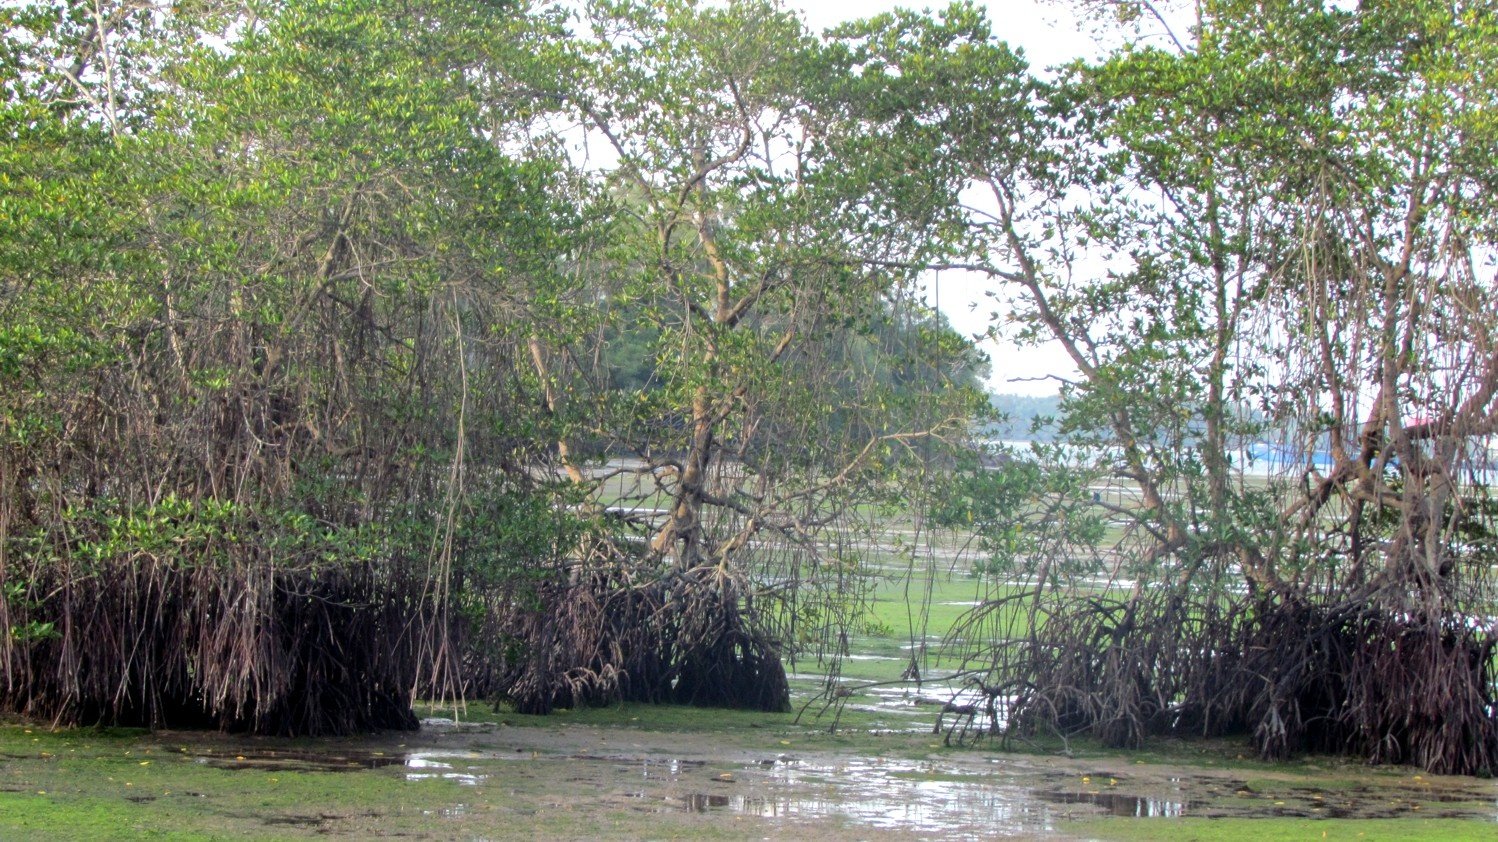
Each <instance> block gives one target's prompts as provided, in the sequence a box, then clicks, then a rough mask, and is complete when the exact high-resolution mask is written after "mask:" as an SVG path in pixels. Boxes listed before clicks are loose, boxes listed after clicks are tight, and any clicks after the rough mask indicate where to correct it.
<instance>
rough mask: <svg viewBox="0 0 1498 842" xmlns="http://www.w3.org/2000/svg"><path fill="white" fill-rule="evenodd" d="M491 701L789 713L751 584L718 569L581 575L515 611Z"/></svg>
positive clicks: (539, 708)
mask: <svg viewBox="0 0 1498 842" xmlns="http://www.w3.org/2000/svg"><path fill="white" fill-rule="evenodd" d="M504 636H505V637H507V638H508V639H509V640H511V641H512V645H511V646H509V647H508V649H507V650H506V649H501V650H500V651H502V652H506V655H505V657H504V660H503V662H502V663H501V664H499V665H498V667H499V669H498V673H497V676H496V677H497V681H496V682H495V684H494V685H493V687H492V688H489V689H490V693H491V695H494V696H497V697H503V698H505V699H507V700H508V701H510V702H511V703H512V704H514V705H515V707H516V709H517V710H519V711H521V712H523V713H547V712H550V711H551V710H553V709H555V708H568V707H580V706H584V705H601V704H611V703H616V702H620V701H640V702H655V703H661V702H665V703H676V704H690V705H702V706H720V707H733V708H747V709H753V710H767V711H780V710H788V709H789V708H790V691H789V688H788V685H787V683H786V675H785V669H784V668H783V667H782V666H781V663H780V655H779V647H778V645H777V643H776V641H775V640H774V639H773V638H772V637H771V636H770V635H769V634H768V633H767V632H766V631H764V630H763V629H762V628H761V626H760V625H759V623H758V621H757V615H756V613H755V609H754V606H753V602H752V597H751V595H750V593H749V591H748V589H747V588H746V586H745V582H744V581H743V580H742V579H741V578H740V577H739V576H738V575H736V574H734V573H731V572H729V571H727V570H725V569H723V568H720V567H698V568H693V569H690V570H670V571H667V572H665V573H656V572H654V571H631V570H629V569H627V567H625V566H621V565H619V564H613V565H610V566H608V567H600V568H599V569H590V570H585V569H582V568H580V567H578V568H574V569H573V570H572V571H571V573H570V574H568V575H567V576H566V578H565V580H562V581H551V582H546V583H543V584H542V585H540V586H539V587H538V588H537V592H536V593H535V594H534V598H533V600H532V601H531V605H530V608H529V610H522V611H515V612H513V613H512V616H511V619H509V621H508V623H507V628H506V629H505V630H504Z"/></svg>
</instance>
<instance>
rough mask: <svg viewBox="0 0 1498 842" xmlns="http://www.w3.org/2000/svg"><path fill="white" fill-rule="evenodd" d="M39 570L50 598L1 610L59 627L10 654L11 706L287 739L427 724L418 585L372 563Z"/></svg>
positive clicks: (46, 715)
mask: <svg viewBox="0 0 1498 842" xmlns="http://www.w3.org/2000/svg"><path fill="white" fill-rule="evenodd" d="M40 576H41V579H39V580H38V581H36V582H34V584H35V585H36V586H37V587H36V590H37V592H39V593H44V594H46V597H45V598H44V599H42V600H40V601H38V602H35V603H33V604H31V605H29V606H24V607H21V608H17V606H16V605H14V604H12V605H11V606H10V608H9V609H8V610H7V611H6V613H7V614H8V619H9V621H10V623H11V625H12V626H15V627H28V626H30V624H32V623H47V624H50V626H48V627H47V628H48V629H49V631H48V633H47V634H45V635H41V636H38V637H37V638H36V639H33V640H29V641H16V640H12V641H10V643H9V645H8V646H7V647H6V648H5V652H4V653H3V655H4V657H3V660H0V665H3V666H4V667H5V670H4V675H3V682H0V707H3V708H5V709H8V710H13V711H16V712H19V713H21V714H23V715H26V716H30V717H35V718H38V719H42V720H45V721H50V722H52V723H54V724H58V725H86V724H96V723H99V724H109V725H129V726H146V727H164V726H170V727H178V728H180V727H212V728H219V729H223V730H230V731H251V732H255V733H262V734H282V735H291V734H305V735H322V734H348V733H355V732H364V731H373V730H382V729H414V728H416V726H417V723H416V718H415V716H414V714H413V713H412V711H411V689H412V686H413V684H414V682H415V665H416V663H417V658H416V654H415V646H416V641H415V639H414V637H415V636H414V635H413V634H411V633H410V630H411V629H412V628H413V626H414V625H416V624H413V623H412V618H411V616H410V612H411V611H412V610H413V608H414V607H415V606H417V605H418V604H419V597H420V591H419V588H420V582H414V583H413V582H409V581H406V580H403V579H402V578H401V577H393V576H391V575H390V574H389V572H388V571H384V572H382V571H377V570H376V569H375V567H374V565H372V564H369V565H340V566H337V567H334V568H330V569H325V570H318V571H317V572H315V573H314V572H312V571H310V570H274V569H269V568H267V567H244V566H202V567H181V566H175V565H170V564H166V563H154V562H151V561H149V560H145V559H138V558H137V559H131V560H129V561H120V562H113V563H108V564H105V565H102V566H100V567H99V568H98V569H97V570H95V571H93V572H92V573H91V575H87V576H70V575H66V572H65V570H64V569H63V568H61V567H60V566H59V567H51V568H47V569H45V570H43V571H42V572H41V573H40ZM30 627H33V628H34V626H30Z"/></svg>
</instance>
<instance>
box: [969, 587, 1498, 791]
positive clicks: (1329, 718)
mask: <svg viewBox="0 0 1498 842" xmlns="http://www.w3.org/2000/svg"><path fill="white" fill-rule="evenodd" d="M1047 609H1048V610H1047V611H1045V612H1043V613H1042V615H1041V622H1039V623H1036V625H1035V627H1034V628H1033V629H1031V630H1027V631H1026V633H1024V634H1019V635H1014V636H1013V637H1011V638H1010V639H1008V640H1007V641H1006V642H1004V643H1002V644H1000V645H999V646H998V647H997V648H996V649H995V650H993V653H994V656H995V660H994V662H993V664H992V667H993V672H992V675H994V676H997V678H996V679H995V680H993V681H992V682H991V686H993V687H995V688H996V690H995V693H996V694H998V693H1002V694H1003V699H1004V703H1005V704H1004V706H1005V707H1006V708H1007V711H1006V712H1007V714H1008V715H1007V724H1006V725H1007V729H1008V730H1009V732H1010V733H1017V734H1022V733H1033V732H1036V731H1050V732H1055V733H1059V734H1062V735H1065V736H1071V735H1087V736H1091V737H1094V738H1096V739H1098V740H1100V741H1102V742H1103V743H1105V744H1107V745H1111V746H1130V747H1132V746H1138V745H1140V744H1141V743H1142V742H1143V741H1144V740H1145V739H1146V737H1148V736H1151V735H1158V734H1179V735H1186V734H1192V733H1195V734H1200V735H1205V736H1223V735H1232V734H1244V735H1247V736H1249V738H1250V739H1251V740H1252V743H1253V745H1254V747H1255V748H1256V750H1257V751H1258V752H1259V754H1260V755H1261V756H1262V757H1264V758H1266V759H1280V758H1284V757H1286V756H1289V755H1291V754H1294V753H1297V752H1306V751H1315V752H1330V753H1339V754H1349V755H1354V756H1359V757H1364V758H1367V759H1368V760H1370V761H1372V762H1380V763H1409V764H1413V765H1417V766H1420V767H1422V768H1424V769H1427V770H1429V771H1431V772H1435V773H1444V774H1491V773H1493V772H1494V771H1495V770H1498V700H1495V692H1494V689H1495V685H1494V680H1495V675H1494V644H1495V629H1493V628H1491V627H1486V626H1483V625H1482V624H1481V623H1475V622H1472V621H1470V620H1468V619H1466V618H1464V617H1462V616H1459V615H1455V614H1446V615H1444V616H1423V615H1420V614H1418V613H1416V612H1409V611H1398V610H1392V609H1390V608H1387V607H1383V606H1381V605H1380V604H1379V602H1378V600H1377V599H1362V600H1343V601H1338V602H1316V601H1313V600H1311V599H1308V598H1305V597H1300V596H1288V597H1287V596H1279V597H1272V596H1265V595H1258V596H1246V595H1245V596H1240V597H1237V598H1224V597H1222V596H1220V595H1219V596H1217V597H1194V596H1192V595H1185V594H1182V593H1180V592H1174V591H1169V590H1166V591H1164V592H1163V593H1151V592H1141V593H1140V594H1137V595H1135V596H1134V597H1132V598H1127V599H1107V598H1102V597H1089V598H1085V599H1080V598H1075V597H1074V598H1072V599H1071V600H1056V601H1055V602H1054V603H1052V604H1049V605H1048V606H1047Z"/></svg>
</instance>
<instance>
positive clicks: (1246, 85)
mask: <svg viewBox="0 0 1498 842" xmlns="http://www.w3.org/2000/svg"><path fill="white" fill-rule="evenodd" d="M1074 6H1075V7H1076V8H1077V9H1079V10H1081V11H1085V12H1089V13H1095V15H1094V19H1096V20H1111V21H1115V22H1116V23H1117V24H1118V25H1119V26H1120V27H1122V28H1121V29H1120V30H1119V31H1120V32H1121V33H1122V36H1123V37H1122V40H1121V46H1119V47H1118V48H1116V49H1114V50H1113V51H1112V52H1111V54H1110V55H1108V56H1106V57H1104V58H1103V59H1101V60H1099V61H1096V62H1091V63H1077V64H1075V65H1073V66H1071V67H1067V68H1060V69H1056V70H1053V71H1047V72H1044V73H1035V72H1032V71H1031V69H1030V68H1029V67H1028V66H1027V65H1026V63H1025V61H1024V59H1023V55H1022V52H1020V51H1018V50H1016V49H1014V48H1012V47H1011V46H1010V45H1007V44H1005V43H1003V42H1002V41H1001V40H1000V39H999V38H998V37H997V35H996V34H995V32H994V31H993V28H992V26H991V25H990V22H989V21H988V20H987V19H986V17H985V16H984V14H983V13H982V12H981V11H980V10H979V9H977V8H976V7H974V6H972V5H970V4H956V5H953V6H952V7H950V8H948V9H946V10H944V11H942V12H940V13H914V12H904V11H901V12H896V13H892V14H886V15H881V16H878V17H875V18H872V19H869V20H864V21H858V22H854V23H849V24H847V25H844V26H842V27H840V28H838V29H836V30H833V31H831V32H829V33H825V34H822V35H818V34H816V33H812V32H809V31H808V30H807V29H806V27H805V26H804V25H803V24H802V22H801V21H800V20H799V19H798V18H797V17H796V16H795V15H794V14H792V13H789V12H787V11H786V10H785V9H784V8H782V7H781V6H780V5H778V4H777V3H776V2H774V1H773V0H736V1H735V2H727V3H720V4H700V3H695V2H691V0H665V2H645V0H594V2H588V3H583V4H563V5H559V6H549V5H542V4H531V3H529V2H526V0H496V2H490V3H482V4H472V3H461V2H452V0H401V2H395V0H267V1H266V2H259V1H258V0H195V2H187V3H183V2H176V3H166V2H154V0H129V2H103V0H101V1H100V2H95V3H91V4H79V3H70V2H56V1H55V0H36V2H29V3H17V4H10V5H9V6H7V7H6V8H4V9H3V10H0V22H3V24H4V27H5V31H6V40H5V44H4V48H3V51H0V87H3V88H4V91H5V94H6V96H5V102H4V105H3V107H0V135H3V137H4V141H5V142H4V144H3V145H0V243H3V244H4V247H3V249H0V592H3V599H0V629H3V630H4V631H3V634H0V671H3V673H4V681H3V684H0V704H3V706H4V707H6V708H8V709H12V710H19V711H22V712H26V713H29V714H33V715H38V716H43V717H47V718H50V719H52V720H54V721H74V722H78V721H108V722H145V723H150V724H162V723H184V722H191V723H205V724H212V725H217V726H219V727H227V728H246V729H253V730H257V731H273V732H308V733H317V732H328V731H348V730H355V729H365V728H379V727H407V726H410V725H412V724H414V721H413V719H412V717H411V713H410V700H411V698H412V696H413V694H416V693H423V694H430V695H433V696H451V695H464V696H473V695H482V696H486V697H491V698H496V699H499V698H505V699H508V700H509V701H511V702H512V703H513V704H515V705H517V706H518V707H520V708H521V709H524V710H536V711H544V710H549V709H551V708H553V707H555V706H558V705H572V704H581V703H600V702H606V701H611V700H616V699H621V698H632V699H645V700H651V701H680V702H693V703H703V704H738V705H746V706H752V707H761V708H779V707H784V706H785V705H786V704H787V703H788V695H787V693H788V691H787V689H786V686H787V685H786V679H785V672H784V668H783V667H782V666H781V659H782V657H783V656H784V655H787V654H794V653H795V652H796V651H800V650H804V649H809V650H812V651H816V652H819V653H828V654H831V655H833V656H836V655H837V654H838V653H839V652H840V651H841V648H842V647H841V644H842V641H843V638H842V635H843V634H844V633H845V632H846V631H847V629H848V628H849V627H850V624H851V623H853V622H854V621H855V620H856V619H857V617H858V614H859V607H860V606H859V599H860V595H861V594H862V593H863V592H864V588H865V585H866V581H867V580H866V576H865V574H866V573H867V572H868V569H869V562H870V555H872V552H871V551H873V552H883V553H885V554H886V555H888V554H889V553H890V552H892V551H891V549H890V548H891V547H894V548H895V550H894V551H899V550H900V547H901V546H902V545H901V543H900V542H899V541H898V540H894V539H889V540H885V539H884V538H881V535H883V534H884V533H885V531H886V529H887V526H888V521H889V520H890V518H891V516H892V514H893V513H895V512H899V511H902V510H911V511H915V512H916V513H917V515H919V516H924V515H925V514H928V513H930V514H937V515H940V516H941V517H943V518H945V519H946V520H947V521H948V522H949V523H952V524H955V525H958V526H961V527H962V528H971V529H973V530H974V531H975V532H976V535H977V538H978V540H979V542H981V544H982V545H983V546H984V547H985V548H986V549H987V550H988V553H987V556H988V557H987V558H985V559H984V561H983V562H982V564H981V565H980V569H979V572H980V573H981V575H983V576H984V577H985V578H986V580H987V581H989V582H991V583H993V586H994V589H993V593H994V599H993V600H992V601H991V602H989V603H988V604H986V605H983V606H981V607H980V608H979V609H978V610H977V611H976V612H975V613H974V614H973V616H972V617H971V618H970V622H969V623H968V625H967V627H966V629H965V632H968V633H966V634H964V635H963V639H964V640H965V641H967V642H968V643H969V644H970V645H972V647H973V648H972V651H971V653H970V654H972V656H973V660H972V662H971V664H972V666H973V667H974V672H973V673H972V674H973V676H974V681H975V685H976V686H977V687H978V689H980V690H981V691H982V692H983V693H985V694H986V695H987V698H988V702H989V704H990V708H991V710H992V711H993V714H994V724H996V725H998V724H1001V723H1000V720H1001V719H1002V724H1004V725H1006V726H1007V727H1008V728H1010V729H1013V730H1021V729H1027V728H1031V729H1033V728H1048V729H1053V730H1056V731H1059V732H1060V733H1062V734H1073V733H1092V734H1094V735H1097V736H1100V737H1102V738H1103V739H1105V740H1107V741H1110V742H1116V743H1124V744H1137V743H1139V742H1140V741H1141V740H1143V739H1144V738H1145V737H1147V736H1148V735H1149V734H1151V733H1155V732H1162V731H1182V730H1188V729H1189V730H1198V731H1202V732H1207V733H1219V732H1247V733H1249V734H1252V736H1253V739H1254V740H1255V742H1256V744H1257V745H1258V747H1259V748H1260V750H1261V751H1262V752H1263V753H1264V754H1266V755H1269V756H1279V755H1283V754H1284V753H1286V752H1289V751H1293V750H1296V749H1300V748H1335V749H1338V750H1346V751H1352V752H1355V753H1358V754H1361V755H1363V756H1366V757H1369V758H1371V759H1375V760H1393V761H1410V762H1415V763H1419V764H1421V765H1423V766H1425V767H1427V768H1430V769H1434V770H1444V771H1464V772H1480V771H1487V772H1491V771H1493V769H1494V767H1495V766H1498V714H1495V710H1498V700H1495V698H1494V685H1493V679H1494V673H1493V668H1494V666H1493V665H1494V660H1493V649H1494V641H1495V639H1498V638H1495V634H1498V629H1495V628H1494V625H1493V620H1492V617H1493V615H1494V614H1495V613H1498V611H1495V606H1494V592H1493V587H1492V585H1493V583H1492V575H1491V574H1492V569H1493V566H1494V564H1495V562H1498V556H1495V552H1498V551H1495V537H1494V536H1495V534H1498V530H1495V527H1494V520H1495V505H1494V503H1493V501H1492V499H1491V498H1490V497H1489V496H1488V495H1489V491H1488V488H1489V486H1490V484H1491V482H1492V480H1493V472H1494V467H1493V440H1494V435H1495V433H1498V344H1495V338H1494V336H1495V326H1494V323H1495V315H1494V314H1495V313H1498V286H1495V282H1494V279H1493V274H1492V272H1493V270H1492V262H1493V259H1494V255H1495V253H1498V252H1495V248H1494V246H1495V240H1498V229H1495V225H1498V213H1495V211H1498V208H1495V207H1494V204H1493V202H1494V198H1493V197H1494V195H1495V193H1494V190H1493V187H1494V186H1495V185H1494V180H1495V177H1494V168H1493V163H1492V162H1493V161H1494V160H1498V154H1495V153H1498V118H1495V116H1494V115H1495V113H1498V112H1495V109H1494V106H1495V103H1494V97H1495V91H1498V85H1495V84H1494V81H1495V80H1494V70H1495V68H1498V46H1495V45H1498V37H1495V36H1498V17H1495V15H1498V10H1495V9H1494V8H1493V7H1492V5H1491V3H1489V2H1470V3H1442V2H1433V0H1432V2H1426V1H1425V0H1420V2H1401V3H1393V2H1373V1H1372V0H1368V2H1363V3H1361V4H1347V3H1329V2H1319V0H1294V2H1282V3H1272V4H1264V3H1248V2H1239V0H1213V1H1212V2H1203V3H1197V4H1193V5H1192V8H1191V9H1189V10H1187V9H1182V10H1178V11H1176V10H1173V7H1172V4H1169V3H1135V2H1131V0H1078V2H1076V3H1075V4H1074ZM1185 14H1192V15H1194V18H1193V20H1192V21H1191V24H1190V27H1189V28H1181V29H1179V31H1164V32H1163V36H1164V37H1154V38H1136V37H1132V36H1130V33H1136V34H1137V33H1140V32H1146V31H1148V30H1150V29H1151V28H1152V27H1153V28H1159V27H1161V26H1166V25H1168V24H1169V23H1170V22H1172V21H1176V20H1178V19H1180V18H1179V15H1185ZM933 268H936V269H948V270H952V269H963V270H967V271H974V272H981V273H984V274H985V275H986V276H987V277H989V278H991V279H992V281H993V292H994V294H995V296H996V297H997V298H999V299H1001V300H1004V301H1007V302H1008V304H1009V305H1010V306H1009V311H1008V315H1007V316H1006V320H1005V321H1003V322H1001V323H999V324H996V325H995V331H996V332H998V333H1000V334H1003V335H1006V336H1008V337H1009V338H1012V339H1015V340H1018V341H1020V342H1030V341H1035V342H1039V341H1047V342H1055V343H1058V344H1059V346H1060V347H1061V348H1063V349H1064V350H1065V352H1066V353H1067V354H1068V355H1069V356H1070V358H1071V360H1072V362H1073V364H1074V365H1075V368H1076V372H1077V373H1076V375H1075V377H1074V378H1072V379H1071V380H1070V381H1069V382H1066V383H1065V384H1064V386H1063V389H1062V394H1061V396H1060V402H1059V404H1047V405H1044V406H1042V407H1038V408H1037V407H1025V406H1020V407H1019V408H1020V410H1021V412H1020V413H1019V414H1028V415H1029V416H1034V417H1036V418H1045V419H1047V420H1046V421H1045V423H1044V424H1043V425H1042V426H1044V428H1045V429H1044V430H1043V431H1042V433H1041V434H1038V435H1035V436H1034V437H1035V438H1039V439H1044V440H1046V443H1045V444H1043V445H1042V446H1040V447H1037V448H1036V449H1035V450H1034V451H1033V452H1031V453H1026V454H1003V455H1000V456H998V457H993V458H985V459H981V460H980V459H976V458H974V451H973V448H972V447H971V445H970V443H969V439H970V438H973V437H992V436H993V431H994V430H995V429H999V428H996V427H993V426H988V427H985V426H983V425H984V423H985V422H986V421H987V420H988V416H989V415H990V413H991V404H990V402H989V401H988V400H986V399H984V397H983V395H982V394H981V392H980V391H979V389H978V386H979V385H980V384H979V381H980V379H981V376H982V375H983V373H984V371H985V367H984V366H985V361H984V360H982V359H981V357H980V356H979V355H978V354H977V353H976V351H975V350H974V349H973V347H972V345H971V343H969V342H968V341H966V340H965V339H964V338H962V337H960V336H958V335H956V334H955V333H954V332H953V331H952V330H951V329H950V327H949V326H948V325H947V323H946V321H945V319H944V317H943V316H942V315H941V314H938V313H934V312H932V310H931V309H930V308H929V307H927V306H926V305H925V304H924V303H922V297H921V295H920V293H919V289H918V284H919V279H920V277H921V274H922V273H923V272H925V271H928V270H930V269H933ZM1011 403H1012V402H1011ZM1052 415H1054V416H1055V418H1054V420H1053V421H1052V420H1050V416H1052ZM1008 429H1009V430H1010V431H1011V432H1006V433H1005V434H1004V435H1006V436H1007V435H1011V434H1012V431H1013V428H1012V427H1011V428H1008ZM1032 432H1033V431H1032ZM1052 440H1054V442H1053V441H1052ZM1255 452H1272V453H1274V454H1276V466H1275V470H1274V471H1271V472H1269V474H1268V475H1267V476H1262V477H1260V476H1257V475H1252V468H1253V465H1252V464H1251V462H1250V460H1249V459H1248V458H1247V457H1248V456H1249V454H1251V453H1255ZM975 466H977V467H975ZM1266 653H1269V654H1266ZM837 690H838V688H837V687H836V686H835V685H834V684H829V685H828V692H829V694H835V693H836V692H837ZM1001 709H1002V711H1001ZM1001 713H1002V716H1001Z"/></svg>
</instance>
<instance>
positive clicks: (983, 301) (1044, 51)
mask: <svg viewBox="0 0 1498 842" xmlns="http://www.w3.org/2000/svg"><path fill="white" fill-rule="evenodd" d="M787 4H788V5H789V6H791V7H792V8H796V9H798V10H799V11H800V12H801V13H802V15H803V16H804V17H805V20H806V22H807V24H808V25H809V26H810V27H811V28H812V29H814V30H818V31H820V30H822V29H825V28H827V27H830V26H833V25H835V24H837V23H841V22H843V21H847V20H854V19H857V18H863V17H869V16H871V15H876V14H879V13H880V12H885V11H889V10H890V9H893V8H896V7H905V8H917V9H920V8H927V7H932V8H943V7H944V6H945V5H946V4H945V3H944V2H937V3H926V2H922V0H913V2H903V3H902V2H897V0H787ZM979 5H981V6H986V7H987V8H988V14H989V19H990V20H991V21H992V22H993V27H994V32H995V34H997V35H998V36H999V37H1000V38H1003V39H1004V40H1006V41H1008V42H1009V43H1010V44H1011V45H1012V46H1015V47H1018V48H1021V49H1022V50H1023V52H1024V54H1025V57H1026V58H1027V59H1028V60H1029V61H1030V64H1031V66H1032V67H1034V68H1036V69H1041V68H1045V67H1050V66H1053V65H1057V64H1061V63H1064V62H1067V61H1070V60H1071V59H1074V58H1078V57H1081V56H1092V55H1096V54H1098V53H1099V52H1100V48H1099V46H1098V44H1097V42H1096V41H1095V40H1094V39H1093V38H1092V36H1091V35H1090V34H1088V33H1086V32H1084V31H1083V30H1082V29H1080V28H1079V27H1078V25H1077V23H1076V22H1075V21H1074V19H1073V17H1072V14H1071V9H1070V8H1069V6H1068V4H1066V3H1064V2H1044V0H986V2H982V1H980V2H979ZM926 288H927V292H926V294H927V301H928V302H930V303H935V304H937V305H939V306H940V308H941V309H942V311H943V312H945V313H946V314H947V318H948V319H949V320H950V321H951V322H952V325H953V327H955V328H956V329H957V330H959V331H961V332H962V333H964V334H966V335H968V336H973V335H976V334H981V333H983V332H985V331H986V330H987V329H988V327H989V324H990V317H991V315H992V314H993V312H994V309H995V307H996V305H997V302H996V301H995V300H994V299H992V298H989V297H987V296H986V295H985V292H987V291H989V290H990V289H991V282H990V281H989V280H988V279H987V278H985V277H983V276H980V275H975V274H971V273H964V272H943V273H941V274H940V275H939V276H933V277H931V278H930V279H928V281H927V283H926ZM938 292H939V297H938ZM981 347H982V348H983V350H984V351H986V352H987V353H988V356H989V358H990V359H991V360H992V362H993V376H992V377H991V378H990V380H989V388H990V389H992V390H993V391H995V392H1001V393H1002V392H1007V393H1015V394H1028V395H1043V394H1054V393H1055V392H1056V389H1057V383H1056V381H1055V380H1050V379H1045V376H1046V375H1060V376H1068V375H1070V374H1072V373H1074V372H1075V369H1074V368H1073V366H1072V364H1071V360H1070V359H1069V358H1068V357H1067V356H1066V353H1065V352H1064V351H1062V350H1061V348H1060V346H1059V345H1058V344H1055V343H1051V344H1048V345H1044V346H1040V347H1027V348H1019V347H1015V346H1014V345H1011V344H1008V343H1003V344H999V343H995V342H993V341H985V342H983V343H982V345H981Z"/></svg>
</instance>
